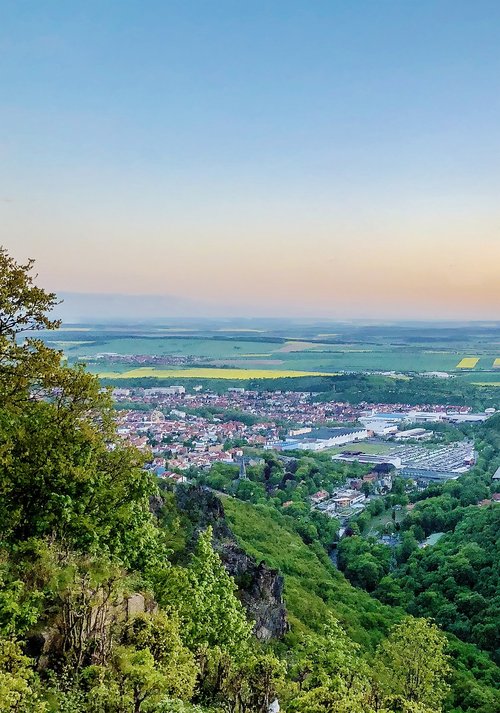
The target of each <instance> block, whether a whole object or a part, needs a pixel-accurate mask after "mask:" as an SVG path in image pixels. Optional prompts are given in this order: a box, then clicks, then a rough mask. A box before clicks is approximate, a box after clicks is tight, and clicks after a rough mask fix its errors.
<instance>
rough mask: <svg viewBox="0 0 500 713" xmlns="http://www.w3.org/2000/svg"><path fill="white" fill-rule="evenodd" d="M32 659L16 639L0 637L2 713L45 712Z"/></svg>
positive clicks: (0, 704)
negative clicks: (25, 654)
mask: <svg viewBox="0 0 500 713" xmlns="http://www.w3.org/2000/svg"><path fill="white" fill-rule="evenodd" d="M36 689H37V678H36V675H35V672H34V671H33V669H32V668H31V661H30V659H29V658H28V657H27V656H24V655H23V653H22V651H21V648H20V646H19V644H18V643H17V642H15V641H9V640H7V639H0V713H45V712H46V711H47V707H46V705H45V703H43V701H41V700H40V697H39V695H38V693H37V690H36Z"/></svg>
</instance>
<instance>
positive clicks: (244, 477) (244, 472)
mask: <svg viewBox="0 0 500 713" xmlns="http://www.w3.org/2000/svg"><path fill="white" fill-rule="evenodd" d="M238 478H239V479H240V480H248V475H247V469H246V467H245V456H241V458H240V473H239V475H238Z"/></svg>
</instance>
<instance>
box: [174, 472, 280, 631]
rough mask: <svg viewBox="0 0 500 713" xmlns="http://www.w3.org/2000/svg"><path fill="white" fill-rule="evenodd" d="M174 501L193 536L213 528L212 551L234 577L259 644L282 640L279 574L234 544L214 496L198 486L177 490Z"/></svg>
mask: <svg viewBox="0 0 500 713" xmlns="http://www.w3.org/2000/svg"><path fill="white" fill-rule="evenodd" d="M176 501H177V506H178V508H179V510H181V511H182V512H183V513H185V514H186V515H187V516H188V517H189V519H190V520H191V522H192V523H193V525H194V526H195V534H197V532H198V531H199V530H201V529H205V528H206V527H208V526H211V527H212V529H213V535H214V536H213V544H214V548H215V550H216V551H217V552H218V553H219V555H220V557H221V559H222V561H223V562H224V565H225V567H226V569H227V571H228V572H229V574H231V575H232V576H233V577H234V579H235V582H236V584H237V586H238V592H239V597H240V599H241V602H242V604H243V606H244V607H245V609H246V610H247V613H248V616H249V618H250V619H252V620H253V621H255V628H254V633H255V636H256V637H257V638H258V639H260V640H261V641H269V640H270V639H275V638H280V637H282V636H283V635H284V634H285V633H286V632H287V631H288V621H287V614H286V608H285V603H284V601H283V584H284V580H283V577H282V575H281V574H280V572H279V571H278V570H275V569H271V568H270V567H268V566H267V565H266V564H265V563H264V562H257V561H256V560H255V559H254V558H253V557H250V556H249V555H248V554H247V553H246V552H245V551H244V550H243V549H242V548H241V547H240V546H239V545H238V544H237V542H236V538H235V536H234V535H233V533H232V532H231V529H230V527H229V526H228V524H227V521H226V519H225V513H224V506H223V503H222V501H221V500H220V498H218V497H217V495H216V494H215V493H213V492H212V491H210V490H208V489H206V488H203V487H200V486H190V487H188V488H186V487H182V488H178V489H177V491H176Z"/></svg>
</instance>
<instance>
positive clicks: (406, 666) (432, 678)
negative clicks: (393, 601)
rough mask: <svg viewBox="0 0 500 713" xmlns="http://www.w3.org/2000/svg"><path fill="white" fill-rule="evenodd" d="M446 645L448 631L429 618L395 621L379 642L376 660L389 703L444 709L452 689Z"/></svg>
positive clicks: (410, 618)
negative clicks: (441, 628) (444, 702)
mask: <svg viewBox="0 0 500 713" xmlns="http://www.w3.org/2000/svg"><path fill="white" fill-rule="evenodd" d="M446 646H447V640H446V637H445V635H444V634H443V633H442V632H441V631H440V630H439V629H438V628H437V626H436V625H435V624H432V623H431V622H430V620H428V619H414V618H413V617H407V618H406V619H404V620H403V621H402V622H401V623H399V624H396V626H394V627H393V629H392V630H391V632H390V634H389V636H388V638H387V639H386V640H385V641H383V642H382V644H381V645H380V646H379V648H378V650H377V654H376V657H375V664H374V669H375V671H376V676H377V678H378V681H379V683H380V686H381V689H382V691H383V693H384V697H385V701H386V705H387V704H389V707H390V706H391V705H394V706H397V705H400V704H401V701H404V702H405V704H411V705H412V706H414V710H418V706H423V707H424V710H425V708H427V709H428V710H429V711H433V712H435V713H436V712H437V711H441V710H442V704H443V701H444V699H445V697H446V695H447V693H448V690H449V687H448V685H447V683H446V679H447V677H448V674H449V672H450V668H449V665H448V657H447V656H446V654H445V649H446ZM415 706H417V708H415ZM407 710H411V708H408V706H407Z"/></svg>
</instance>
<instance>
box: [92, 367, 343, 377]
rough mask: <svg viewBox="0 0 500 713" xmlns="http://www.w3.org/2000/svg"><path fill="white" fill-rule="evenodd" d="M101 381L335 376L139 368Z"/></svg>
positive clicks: (103, 374)
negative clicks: (151, 378) (147, 378)
mask: <svg viewBox="0 0 500 713" xmlns="http://www.w3.org/2000/svg"><path fill="white" fill-rule="evenodd" d="M99 376H100V377H101V378H102V379H141V378H142V379H143V378H145V377H154V378H155V379H283V378H285V377H298V376H337V374H335V373H332V372H328V373H325V372H321V371H291V370H287V369H282V370H280V369H204V368H202V367H200V368H196V367H194V368H192V369H189V368H188V369H153V368H151V367H141V368H139V369H131V370H130V371H124V372H123V373H121V374H120V373H118V372H113V371H108V372H102V373H100V374H99Z"/></svg>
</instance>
